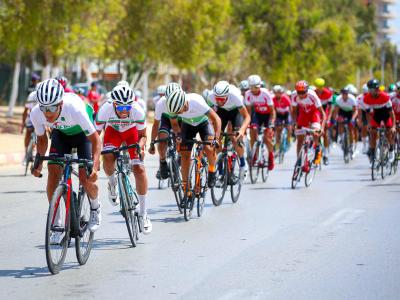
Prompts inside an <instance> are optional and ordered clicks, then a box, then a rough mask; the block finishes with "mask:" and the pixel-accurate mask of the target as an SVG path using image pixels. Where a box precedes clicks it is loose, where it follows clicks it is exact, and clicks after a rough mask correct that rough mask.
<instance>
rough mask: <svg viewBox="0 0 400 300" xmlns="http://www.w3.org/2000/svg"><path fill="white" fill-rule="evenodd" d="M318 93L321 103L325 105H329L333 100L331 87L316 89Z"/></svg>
mask: <svg viewBox="0 0 400 300" xmlns="http://www.w3.org/2000/svg"><path fill="white" fill-rule="evenodd" d="M316 94H317V96H318V98H319V99H320V100H321V104H322V105H323V106H325V105H328V104H329V103H331V102H332V96H333V93H332V91H331V90H330V89H328V88H326V87H324V88H322V89H320V90H318V89H317V90H316Z"/></svg>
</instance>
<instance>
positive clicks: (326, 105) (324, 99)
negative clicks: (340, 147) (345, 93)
mask: <svg viewBox="0 0 400 300" xmlns="http://www.w3.org/2000/svg"><path fill="white" fill-rule="evenodd" d="M314 85H315V87H316V89H315V92H316V94H317V96H318V98H319V99H320V100H321V104H322V108H323V109H324V111H325V114H326V119H327V120H328V122H329V123H330V121H331V119H332V113H333V107H332V100H333V99H332V97H333V93H332V91H331V90H330V89H329V88H327V87H326V86H325V79H323V78H317V79H315V81H314ZM323 138H324V150H323V151H324V153H323V158H322V160H323V162H324V164H325V165H327V164H329V158H328V148H329V137H328V131H324V135H323Z"/></svg>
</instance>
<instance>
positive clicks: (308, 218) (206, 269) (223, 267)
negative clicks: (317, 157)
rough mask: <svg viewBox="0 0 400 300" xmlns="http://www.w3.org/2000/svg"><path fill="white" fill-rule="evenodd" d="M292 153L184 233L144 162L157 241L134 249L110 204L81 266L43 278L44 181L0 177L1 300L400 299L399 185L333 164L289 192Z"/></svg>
mask: <svg viewBox="0 0 400 300" xmlns="http://www.w3.org/2000/svg"><path fill="white" fill-rule="evenodd" d="M293 151H294V150H293V149H292V150H291V152H290V153H289V155H288V156H287V158H286V160H285V163H284V164H283V165H278V166H277V168H276V170H274V171H273V172H272V173H271V174H270V177H269V179H268V181H267V182H266V183H257V184H255V185H251V184H245V185H244V188H243V189H242V194H241V197H240V200H239V202H238V203H237V204H232V203H231V200H230V197H229V194H227V196H226V197H225V200H224V203H223V204H222V205H221V206H220V207H217V208H215V207H213V206H212V203H211V199H210V196H208V198H207V205H206V208H205V211H204V214H203V216H202V217H201V218H200V219H193V220H191V221H190V222H185V221H184V219H183V216H182V215H180V214H179V212H178V211H177V208H176V206H175V200H174V198H173V195H172V192H171V191H170V190H168V189H165V190H158V189H157V182H156V180H155V176H154V174H155V172H156V168H157V164H158V163H157V160H156V159H155V158H149V157H147V161H146V166H147V169H148V174H149V178H150V191H149V197H148V199H149V214H150V217H151V219H152V222H153V232H152V234H151V235H148V236H143V235H142V236H141V237H140V241H139V242H140V243H139V244H138V246H137V247H136V248H131V246H130V242H129V238H128V234H127V230H126V227H125V223H124V220H123V218H122V216H121V215H120V214H119V213H118V212H117V211H116V209H115V207H112V206H111V205H110V204H109V203H108V200H107V199H106V196H107V194H106V182H107V181H106V179H105V177H104V174H103V173H102V174H101V178H100V181H99V183H100V189H101V199H102V208H103V223H102V225H101V227H100V229H99V230H98V231H97V232H96V234H95V243H94V249H93V251H92V253H91V256H90V258H89V260H88V262H87V264H86V265H85V266H79V265H78V263H77V262H76V257H75V251H74V248H70V249H69V252H68V254H67V259H66V262H65V265H64V268H63V270H62V271H61V272H60V274H58V275H56V276H53V275H50V273H49V272H48V270H47V266H46V259H45V251H44V229H45V221H46V214H47V201H46V196H45V193H44V189H45V182H46V181H45V179H44V178H42V179H36V178H33V177H32V176H28V177H24V176H21V174H22V173H23V169H22V166H16V167H8V168H2V169H0V238H1V240H0V299H27V298H29V299H50V298H51V299H60V298H67V297H68V298H70V299H91V298H97V299H122V298H125V299H134V298H135V299H179V298H180V299H399V298H400V285H399V278H400V197H399V196H400V177H399V176H398V175H396V176H390V177H387V178H386V179H385V180H378V181H375V182H372V181H371V179H370V170H369V166H368V163H367V159H366V157H365V156H363V155H360V154H359V155H358V156H357V157H356V158H355V160H354V161H352V162H351V163H350V164H349V165H344V163H343V160H342V158H341V156H340V154H341V153H340V151H339V150H338V149H334V150H333V153H332V157H331V164H330V165H329V166H328V167H324V168H323V170H322V171H320V172H318V173H317V177H316V179H315V181H314V182H313V184H312V186H311V187H310V188H304V183H301V185H300V188H299V189H297V190H291V188H290V178H291V174H292V166H293V164H294V152H293Z"/></svg>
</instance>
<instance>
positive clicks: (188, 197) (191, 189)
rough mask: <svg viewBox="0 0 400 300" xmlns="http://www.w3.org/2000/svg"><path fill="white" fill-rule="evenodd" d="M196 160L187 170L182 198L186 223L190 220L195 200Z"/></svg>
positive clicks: (193, 160)
mask: <svg viewBox="0 0 400 300" xmlns="http://www.w3.org/2000/svg"><path fill="white" fill-rule="evenodd" d="M196 163H197V162H196V160H195V159H192V161H191V163H190V168H189V174H188V180H187V184H186V192H185V197H184V201H185V203H184V208H183V216H184V218H185V221H186V222H188V221H189V220H190V219H191V218H192V212H193V206H194V201H195V198H196V196H195V195H196V194H195V185H196V176H195V175H196Z"/></svg>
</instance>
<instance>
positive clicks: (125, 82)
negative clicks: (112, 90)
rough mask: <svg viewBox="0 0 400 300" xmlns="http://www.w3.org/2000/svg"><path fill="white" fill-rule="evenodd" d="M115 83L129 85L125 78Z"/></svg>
mask: <svg viewBox="0 0 400 300" xmlns="http://www.w3.org/2000/svg"><path fill="white" fill-rule="evenodd" d="M117 85H126V86H130V85H129V82H128V81H126V80H121V81H118V83H117Z"/></svg>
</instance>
